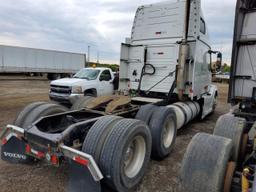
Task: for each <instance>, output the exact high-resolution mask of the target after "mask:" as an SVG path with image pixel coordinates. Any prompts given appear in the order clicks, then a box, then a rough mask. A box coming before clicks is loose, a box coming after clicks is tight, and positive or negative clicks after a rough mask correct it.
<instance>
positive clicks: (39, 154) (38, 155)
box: [36, 151, 44, 158]
mask: <svg viewBox="0 0 256 192" xmlns="http://www.w3.org/2000/svg"><path fill="white" fill-rule="evenodd" d="M36 156H37V157H39V158H42V157H44V153H43V152H40V151H38V152H37V155H36Z"/></svg>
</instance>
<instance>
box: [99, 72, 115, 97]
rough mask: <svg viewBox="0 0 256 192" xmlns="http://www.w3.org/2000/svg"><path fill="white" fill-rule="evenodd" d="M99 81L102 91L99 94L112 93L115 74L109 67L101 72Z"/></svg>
mask: <svg viewBox="0 0 256 192" xmlns="http://www.w3.org/2000/svg"><path fill="white" fill-rule="evenodd" d="M99 81H100V93H98V95H99V96H100V95H112V94H113V90H114V86H113V76H112V75H111V73H110V71H109V70H108V69H106V70H104V71H102V72H101V74H100V77H99Z"/></svg>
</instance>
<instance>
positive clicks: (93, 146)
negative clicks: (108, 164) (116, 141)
mask: <svg viewBox="0 0 256 192" xmlns="http://www.w3.org/2000/svg"><path fill="white" fill-rule="evenodd" d="M121 119H122V117H118V116H112V115H110V116H104V117H101V118H100V119H99V120H98V121H96V122H95V123H94V124H93V126H92V127H91V128H90V130H89V132H88V134H87V135H86V138H85V140H84V143H83V147H82V151H83V152H85V153H88V154H90V155H91V156H92V157H93V158H94V160H95V161H96V163H99V158H100V153H101V150H102V147H103V145H104V143H105V140H106V138H107V136H108V134H109V132H110V131H111V130H112V128H113V125H114V124H115V123H116V122H117V121H119V120H121Z"/></svg>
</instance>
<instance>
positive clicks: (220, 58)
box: [216, 52, 222, 71]
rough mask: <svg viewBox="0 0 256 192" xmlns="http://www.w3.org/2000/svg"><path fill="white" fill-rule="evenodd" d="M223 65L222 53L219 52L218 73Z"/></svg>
mask: <svg viewBox="0 0 256 192" xmlns="http://www.w3.org/2000/svg"><path fill="white" fill-rule="evenodd" d="M221 65H222V53H221V52H218V53H217V61H216V71H220V70H221Z"/></svg>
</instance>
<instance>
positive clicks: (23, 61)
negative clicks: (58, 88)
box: [0, 45, 86, 80]
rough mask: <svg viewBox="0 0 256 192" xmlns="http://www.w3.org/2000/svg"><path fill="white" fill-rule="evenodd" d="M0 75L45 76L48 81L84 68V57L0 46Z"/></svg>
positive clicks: (43, 50) (74, 54)
mask: <svg viewBox="0 0 256 192" xmlns="http://www.w3.org/2000/svg"><path fill="white" fill-rule="evenodd" d="M0 58H1V59H0V73H25V74H47V78H48V79H49V80H54V79H57V78H60V77H65V76H70V75H71V74H74V73H76V72H77V71H78V70H80V69H81V68H83V67H86V55H85V54H79V53H70V52H63V51H54V50H45V49H34V48H25V47H15V46H7V45H0Z"/></svg>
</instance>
